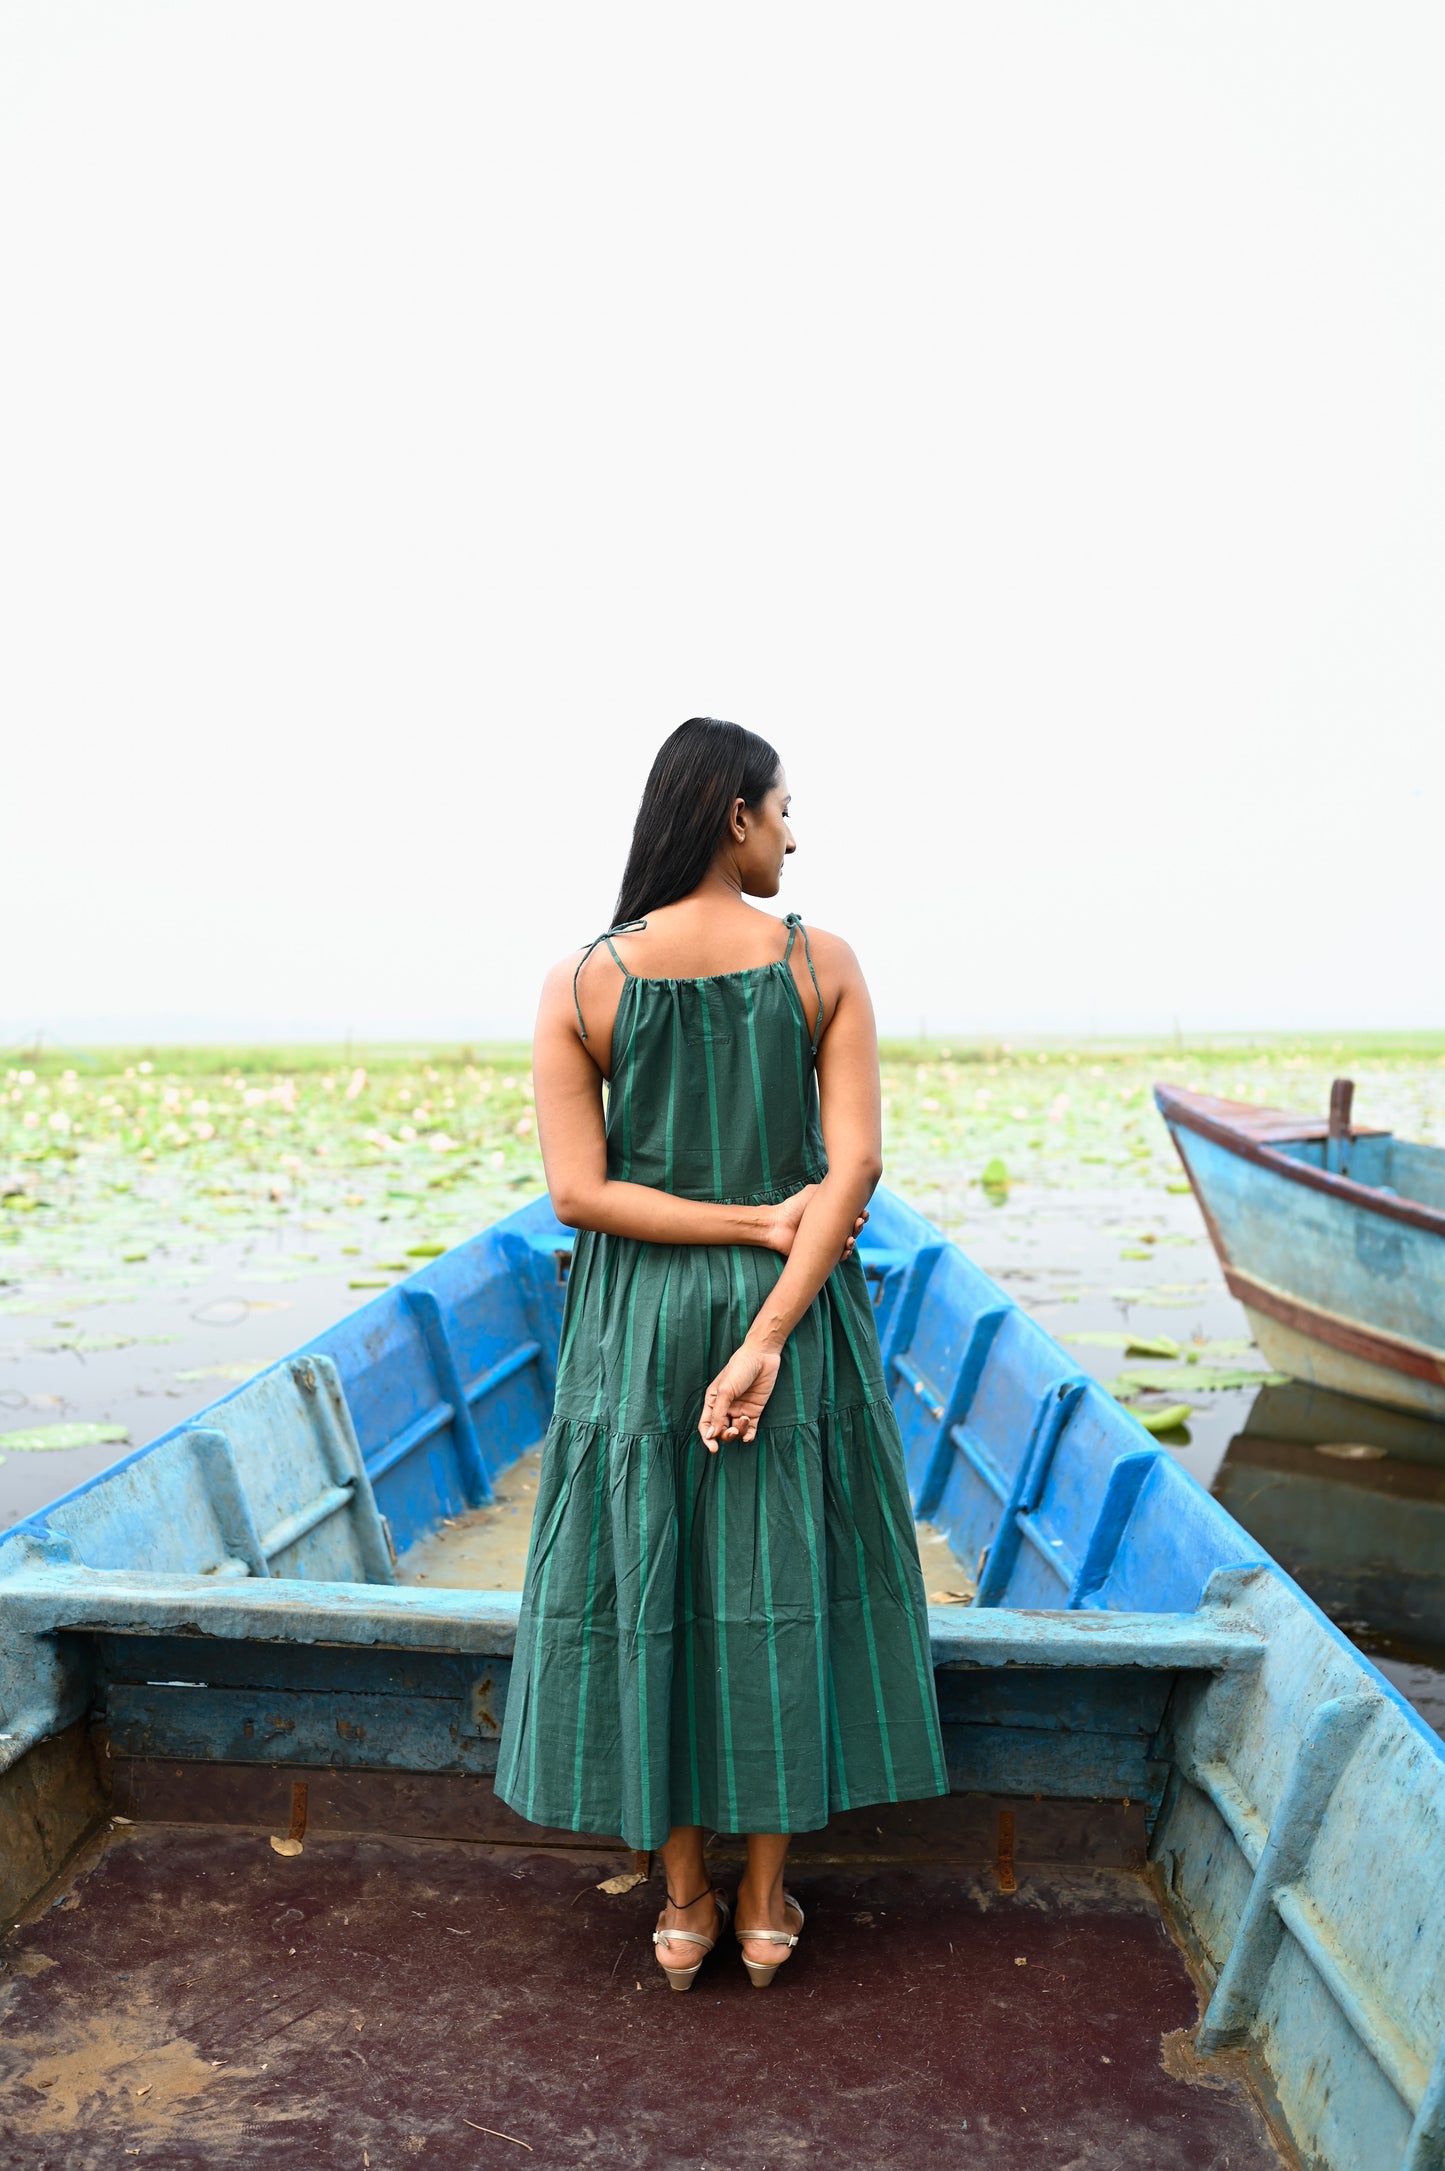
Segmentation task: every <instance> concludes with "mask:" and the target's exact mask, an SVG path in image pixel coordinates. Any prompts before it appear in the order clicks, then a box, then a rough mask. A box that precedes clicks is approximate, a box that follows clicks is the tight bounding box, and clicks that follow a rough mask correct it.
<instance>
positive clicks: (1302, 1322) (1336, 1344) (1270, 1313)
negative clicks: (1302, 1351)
mask: <svg viewBox="0 0 1445 2171" xmlns="http://www.w3.org/2000/svg"><path fill="white" fill-rule="evenodd" d="M1221 1264H1222V1265H1223V1268H1224V1279H1225V1282H1226V1283H1227V1285H1228V1288H1229V1293H1230V1295H1231V1296H1232V1297H1235V1298H1237V1300H1238V1301H1239V1302H1240V1303H1241V1304H1242V1305H1244V1307H1245V1309H1246V1310H1250V1311H1256V1312H1263V1313H1264V1314H1265V1316H1266V1318H1269V1319H1275V1320H1278V1322H1279V1324H1280V1325H1281V1326H1282V1327H1289V1328H1290V1329H1292V1331H1293V1332H1294V1333H1296V1334H1302V1335H1304V1336H1305V1337H1306V1338H1307V1339H1308V1340H1310V1341H1315V1342H1323V1343H1324V1344H1325V1345H1326V1346H1327V1347H1328V1348H1330V1349H1338V1350H1341V1351H1343V1353H1344V1354H1345V1355H1346V1356H1347V1357H1358V1358H1360V1360H1361V1361H1362V1362H1363V1363H1365V1364H1374V1365H1379V1366H1380V1367H1381V1369H1382V1370H1384V1371H1386V1372H1400V1373H1403V1374H1404V1376H1405V1377H1406V1378H1407V1379H1422V1380H1424V1381H1425V1382H1426V1383H1427V1385H1429V1386H1432V1387H1441V1386H1445V1351H1441V1350H1438V1349H1432V1348H1431V1347H1430V1345H1429V1343H1428V1342H1412V1341H1410V1340H1408V1339H1407V1338H1406V1337H1405V1336H1404V1335H1401V1334H1390V1333H1388V1332H1387V1331H1386V1329H1385V1328H1383V1327H1372V1326H1369V1325H1368V1324H1367V1323H1366V1322H1365V1321H1364V1320H1362V1319H1352V1318H1351V1317H1350V1316H1349V1314H1348V1313H1346V1312H1331V1311H1327V1310H1326V1309H1325V1307H1324V1306H1323V1305H1321V1304H1311V1303H1309V1302H1308V1301H1307V1300H1306V1299H1305V1298H1304V1297H1297V1296H1294V1295H1292V1294H1291V1292H1290V1291H1289V1290H1287V1289H1278V1288H1276V1287H1275V1285H1274V1284H1273V1283H1272V1282H1267V1281H1261V1280H1260V1279H1259V1278H1258V1276H1257V1275H1254V1274H1246V1273H1245V1272H1244V1270H1243V1268H1242V1267H1237V1266H1232V1265H1231V1264H1230V1262H1229V1260H1228V1259H1227V1258H1222V1260H1221Z"/></svg>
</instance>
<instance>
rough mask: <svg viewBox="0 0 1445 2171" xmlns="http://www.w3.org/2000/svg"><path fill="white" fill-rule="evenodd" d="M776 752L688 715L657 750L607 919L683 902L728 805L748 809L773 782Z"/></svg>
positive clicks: (715, 721) (745, 734)
mask: <svg viewBox="0 0 1445 2171" xmlns="http://www.w3.org/2000/svg"><path fill="white" fill-rule="evenodd" d="M781 766H782V764H781V762H780V761H779V759H778V755H777V750H776V748H774V747H771V746H769V744H768V742H767V740H766V739H760V738H759V737H758V735H757V733H756V732H755V731H744V729H743V727H742V725H741V724H725V723H723V722H721V721H720V719H719V718H718V717H716V716H689V718H688V720H687V722H686V723H685V724H679V725H678V727H677V729H676V731H674V732H673V734H672V736H671V738H667V739H664V740H663V742H662V744H661V746H660V747H659V748H658V750H657V759H656V760H655V761H654V762H653V764H652V768H651V771H650V772H649V775H648V779H647V783H646V784H645V786H644V787H643V792H642V804H641V805H640V806H639V808H638V810H637V821H636V824H635V826H634V828H633V831H632V849H631V851H630V852H629V853H628V855H627V865H626V866H625V867H624V868H623V870H622V887H621V888H620V889H619V891H618V892H617V906H616V910H615V911H614V913H613V915H612V924H613V926H614V927H616V926H617V925H618V924H619V923H620V922H621V921H623V920H640V919H643V918H645V917H646V915H647V914H648V913H649V912H657V911H659V910H660V909H661V907H662V906H663V905H671V904H676V902H677V900H678V898H679V897H686V896H688V895H689V894H690V893H691V892H692V891H693V890H695V889H696V888H697V885H698V883H699V882H700V881H701V880H702V878H703V876H704V875H705V874H706V873H707V870H708V868H709V867H710V866H711V865H712V862H713V855H714V854H715V853H716V851H717V848H718V846H719V845H720V844H721V843H722V840H723V833H724V831H725V830H726V828H727V823H728V816H729V815H730V814H731V812H732V809H733V804H734V802H735V801H736V800H738V799H741V800H742V801H743V803H744V805H746V806H750V807H755V806H757V805H758V803H759V801H760V800H762V799H764V798H766V796H767V794H768V793H769V792H770V791H771V790H772V788H773V786H774V784H776V782H777V780H778V771H779V769H780V768H781Z"/></svg>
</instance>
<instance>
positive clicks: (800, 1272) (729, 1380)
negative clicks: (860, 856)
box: [698, 942, 883, 1449]
mask: <svg viewBox="0 0 1445 2171" xmlns="http://www.w3.org/2000/svg"><path fill="white" fill-rule="evenodd" d="M833 965H834V970H833V975H832V977H833V978H834V980H835V984H836V987H837V995H836V1000H835V1006H834V1011H833V1015H832V1018H831V1019H830V1020H829V1023H828V1029H827V1032H826V1033H825V1034H824V1036H823V1039H822V1042H821V1044H820V1045H819V1049H818V1090H819V1096H820V1101H821V1107H822V1117H823V1138H824V1142H825V1144H826V1146H827V1149H828V1173H827V1175H826V1176H825V1177H824V1179H823V1181H822V1183H820V1184H819V1185H818V1186H817V1187H816V1189H815V1190H814V1191H813V1192H812V1194H811V1195H810V1197H809V1199H808V1203H807V1206H806V1208H805V1209H804V1212H803V1217H802V1220H801V1222H800V1223H799V1225H798V1232H797V1234H796V1236H795V1237H794V1238H793V1242H792V1247H791V1249H790V1250H789V1253H788V1263H787V1265H786V1266H785V1267H784V1268H783V1271H782V1273H781V1274H780V1275H779V1276H778V1279H777V1282H776V1283H775V1285H774V1287H773V1289H772V1290H771V1292H770V1293H769V1295H768V1296H767V1298H766V1299H765V1301H764V1303H763V1305H762V1307H761V1309H760V1310H759V1312H758V1314H757V1316H756V1318H755V1319H754V1320H753V1323H752V1325H751V1326H750V1327H749V1329H748V1332H747V1335H746V1337H745V1338H744V1341H743V1345H742V1348H741V1349H739V1350H738V1351H737V1353H736V1354H735V1355H734V1356H733V1357H732V1358H731V1359H730V1361H729V1362H728V1363H727V1364H726V1365H725V1366H724V1367H723V1369H722V1371H721V1372H720V1373H719V1374H718V1376H717V1378H716V1379H715V1380H714V1381H713V1383H712V1385H711V1387H709V1389H708V1391H707V1397H706V1399H705V1401H704V1404H703V1414H702V1419H701V1422H700V1424H699V1427H698V1429H699V1431H700V1432H701V1434H702V1436H703V1438H704V1439H705V1440H706V1441H707V1443H708V1446H709V1447H710V1448H713V1449H716V1447H717V1444H718V1442H719V1440H732V1439H743V1440H751V1439H753V1438H754V1437H755V1436H756V1433H757V1429H758V1421H759V1419H760V1417H761V1415H762V1412H763V1409H764V1407H765V1406H766V1404H767V1400H768V1396H769V1395H770V1394H771V1392H772V1388H773V1382H774V1381H775V1379H776V1378H777V1374H778V1365H779V1361H780V1358H781V1355H782V1349H783V1344H784V1343H785V1342H786V1341H787V1339H788V1336H789V1335H790V1334H791V1333H792V1331H793V1329H794V1327H796V1325H797V1324H798V1321H799V1320H800V1319H801V1318H802V1316H803V1314H804V1313H805V1312H806V1311H807V1309H808V1307H809V1305H810V1304H811V1303H812V1301H813V1299H814V1298H815V1297H816V1296H817V1294H818V1291H819V1290H820V1289H821V1288H822V1286H823V1284H824V1282H825V1281H826V1280H827V1279H828V1276H829V1275H830V1274H831V1273H832V1271H833V1268H834V1267H835V1266H836V1265H837V1263H838V1257H839V1254H840V1252H841V1251H842V1250H843V1247H844V1241H845V1238H846V1237H847V1234H848V1232H849V1230H850V1229H852V1228H853V1227H854V1226H855V1225H856V1224H857V1221H858V1217H859V1216H860V1215H861V1214H862V1213H863V1212H864V1209H865V1208H866V1206H867V1203H868V1200H869V1199H870V1198H871V1197H872V1195H873V1189H874V1186H875V1185H876V1184H877V1182H878V1178H879V1176H880V1175H881V1174H882V1172H883V1146H882V1126H883V1119H882V1109H881V1106H880V1102H879V1086H878V1034H877V1028H876V1026H875V1024H874V1021H873V1004H872V1002H871V1000H870V998H869V994H868V988H867V984H866V982H865V981H864V978H863V974H862V972H861V970H860V969H859V965H858V961H857V959H856V958H855V957H854V955H853V953H852V951H851V950H850V949H849V948H848V947H847V945H846V943H841V942H840V943H837V944H836V945H835V946H834V958H833Z"/></svg>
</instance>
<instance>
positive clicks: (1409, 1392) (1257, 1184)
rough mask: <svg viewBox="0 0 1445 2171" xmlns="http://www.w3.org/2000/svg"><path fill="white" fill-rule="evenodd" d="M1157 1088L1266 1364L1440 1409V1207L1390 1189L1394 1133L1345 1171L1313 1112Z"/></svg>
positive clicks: (1444, 1218)
mask: <svg viewBox="0 0 1445 2171" xmlns="http://www.w3.org/2000/svg"><path fill="white" fill-rule="evenodd" d="M1155 1098H1156V1100H1157V1101H1158V1104H1159V1108H1160V1111H1161V1113H1162V1114H1163V1116H1164V1119H1165V1121H1166V1122H1167V1123H1168V1125H1169V1129H1170V1133H1171V1135H1172V1137H1173V1139H1174V1143H1175V1146H1176V1147H1177V1149H1178V1152H1179V1157H1180V1159H1181V1161H1182V1162H1183V1164H1184V1168H1185V1171H1186V1173H1187V1175H1188V1177H1189V1181H1190V1183H1191V1185H1192V1186H1193V1189H1194V1193H1195V1196H1196V1197H1197V1199H1198V1200H1199V1204H1200V1207H1201V1209H1202V1211H1203V1214H1204V1218H1205V1221H1206V1223H1207V1225H1208V1228H1209V1233H1210V1237H1211V1239H1212V1241H1213V1244H1214V1248H1215V1251H1216V1253H1217V1254H1218V1257H1219V1262H1220V1265H1221V1266H1222V1267H1223V1269H1224V1277H1225V1280H1226V1282H1227V1283H1228V1285H1229V1288H1230V1290H1231V1292H1232V1294H1233V1295H1234V1296H1236V1297H1237V1298H1238V1299H1239V1301H1240V1303H1241V1304H1242V1305H1243V1306H1244V1308H1245V1310H1246V1312H1247V1313H1248V1315H1249V1320H1250V1325H1251V1327H1252V1328H1253V1330H1254V1334H1255V1338H1256V1340H1257V1341H1258V1343H1259V1346H1260V1348H1261V1350H1262V1351H1263V1352H1264V1354H1265V1356H1266V1357H1267V1358H1268V1359H1269V1362H1270V1364H1271V1365H1272V1366H1273V1367H1274V1368H1275V1369H1276V1370H1277V1371H1280V1372H1287V1373H1288V1374H1289V1375H1290V1377H1291V1378H1293V1379H1298V1380H1302V1381H1305V1382H1307V1383H1308V1384H1310V1385H1313V1386H1317V1387H1328V1388H1331V1389H1333V1390H1334V1391H1335V1392H1337V1393H1341V1394H1348V1395H1354V1396H1357V1397H1358V1398H1360V1399H1362V1400H1364V1401H1370V1402H1379V1403H1383V1404H1386V1405H1388V1406H1390V1407H1392V1408H1395V1409H1402V1410H1412V1411H1415V1412H1417V1413H1419V1414H1421V1415H1423V1416H1428V1417H1435V1418H1442V1419H1445V1213H1442V1212H1441V1211H1440V1210H1439V1209H1437V1208H1433V1207H1428V1206H1416V1205H1415V1204H1413V1203H1412V1202H1411V1201H1409V1200H1406V1199H1401V1198H1397V1197H1395V1196H1394V1194H1393V1193H1392V1192H1391V1191H1389V1190H1388V1189H1386V1188H1385V1186H1386V1183H1387V1180H1388V1177H1389V1174H1390V1173H1391V1168H1390V1156H1391V1153H1392V1150H1394V1151H1398V1150H1400V1149H1397V1148H1396V1147H1395V1142H1394V1141H1393V1140H1391V1139H1389V1138H1382V1137H1371V1138H1369V1139H1367V1140H1361V1141H1360V1142H1359V1145H1358V1150H1357V1155H1356V1160H1355V1163H1354V1164H1353V1165H1354V1167H1355V1169H1356V1171H1357V1173H1355V1174H1353V1175H1345V1174H1343V1173H1340V1172H1336V1171H1331V1170H1329V1169H1327V1168H1325V1167H1324V1166H1323V1162H1324V1158H1325V1154H1326V1151H1327V1142H1326V1140H1325V1138H1324V1134H1323V1131H1322V1127H1320V1126H1318V1125H1311V1124H1310V1122H1309V1120H1308V1119H1307V1118H1293V1119H1292V1118H1290V1117H1288V1116H1287V1115H1286V1114H1285V1113H1284V1112H1283V1111H1277V1110H1261V1109H1256V1108H1253V1107H1251V1106H1248V1105H1247V1104H1242V1103H1233V1102H1224V1101H1217V1100H1212V1099H1210V1098H1209V1097H1207V1096H1205V1095H1202V1094H1190V1093H1184V1092H1180V1091H1177V1090H1175V1089H1172V1088H1166V1087H1160V1088H1158V1089H1157V1090H1156V1095H1155ZM1406 1150H1409V1151H1412V1152H1414V1153H1415V1154H1417V1155H1418V1154H1419V1153H1420V1151H1421V1149H1419V1148H1414V1149H1406ZM1367 1175H1368V1176H1371V1177H1373V1178H1375V1179H1376V1180H1375V1181H1373V1182H1371V1181H1366V1180H1363V1179H1364V1178H1365V1177H1366V1176H1367Z"/></svg>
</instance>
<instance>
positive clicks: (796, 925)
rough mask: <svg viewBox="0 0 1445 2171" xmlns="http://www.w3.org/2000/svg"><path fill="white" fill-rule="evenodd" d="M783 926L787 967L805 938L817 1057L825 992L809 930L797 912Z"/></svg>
mask: <svg viewBox="0 0 1445 2171" xmlns="http://www.w3.org/2000/svg"><path fill="white" fill-rule="evenodd" d="M783 925H784V927H786V928H787V930H788V947H787V949H786V950H784V952H783V963H784V964H785V965H786V963H787V962H788V959H789V958H790V957H791V956H792V954H793V937H794V935H796V934H797V933H799V931H800V930H801V933H802V937H803V955H804V957H805V958H806V959H807V960H808V978H809V979H810V980H811V981H812V983H813V993H814V994H815V995H816V996H817V998H818V1022H817V1024H816V1025H815V1026H814V1027H813V1042H812V1052H813V1054H814V1055H816V1054H817V1052H818V1042H819V1041H820V1040H821V1039H822V1037H823V990H822V989H821V988H820V987H819V985H818V975H817V974H816V973H815V972H814V970H813V952H812V950H811V948H810V947H809V943H808V930H807V928H806V927H804V926H803V923H802V921H801V919H800V918H799V917H798V915H797V913H796V912H789V913H786V914H785V915H784V918H783ZM579 970H580V967H579Z"/></svg>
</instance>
